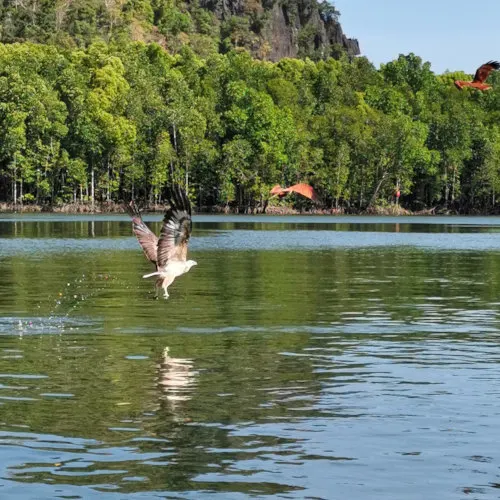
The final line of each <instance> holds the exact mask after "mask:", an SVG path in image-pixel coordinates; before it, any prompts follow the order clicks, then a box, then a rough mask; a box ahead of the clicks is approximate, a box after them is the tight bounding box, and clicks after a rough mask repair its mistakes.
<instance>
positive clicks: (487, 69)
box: [455, 61, 500, 90]
mask: <svg viewBox="0 0 500 500" xmlns="http://www.w3.org/2000/svg"><path fill="white" fill-rule="evenodd" d="M495 69H500V63H499V62H498V61H488V62H487V63H485V64H483V65H482V66H479V68H478V69H477V71H476V74H475V75H474V80H472V82H464V81H462V80H456V81H455V86H456V87H457V89H460V90H462V89H463V88H464V87H474V88H475V89H478V90H490V89H491V88H492V87H491V85H488V84H486V83H484V82H485V81H486V78H488V75H489V74H490V73H491V72H492V71H493V70H495Z"/></svg>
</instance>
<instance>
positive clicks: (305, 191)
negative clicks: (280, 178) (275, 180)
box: [271, 183, 319, 202]
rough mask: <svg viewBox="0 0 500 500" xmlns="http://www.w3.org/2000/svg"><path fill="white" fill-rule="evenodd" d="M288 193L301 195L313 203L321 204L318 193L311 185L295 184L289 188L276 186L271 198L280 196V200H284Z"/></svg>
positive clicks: (272, 190)
mask: <svg viewBox="0 0 500 500" xmlns="http://www.w3.org/2000/svg"><path fill="white" fill-rule="evenodd" d="M288 193H299V194H301V195H302V196H305V197H306V198H309V199H311V200H312V201H316V202H319V197H318V195H317V194H316V191H314V189H313V188H312V186H310V185H309V184H304V183H300V184H294V185H293V186H290V187H287V188H282V187H281V186H280V185H279V184H276V186H274V187H273V188H272V189H271V196H279V197H280V198H283V197H284V196H286V195H287V194H288Z"/></svg>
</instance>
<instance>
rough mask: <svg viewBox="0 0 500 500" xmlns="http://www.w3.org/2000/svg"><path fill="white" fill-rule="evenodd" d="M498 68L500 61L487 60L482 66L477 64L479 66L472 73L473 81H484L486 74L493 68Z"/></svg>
mask: <svg viewBox="0 0 500 500" xmlns="http://www.w3.org/2000/svg"><path fill="white" fill-rule="evenodd" d="M499 68H500V63H499V62H498V61H488V62H487V63H485V64H483V65H482V66H479V68H478V69H477V71H476V74H475V75H474V80H472V81H473V82H477V83H484V82H485V81H486V79H487V78H488V75H489V74H490V73H491V72H492V71H493V70H495V69H499Z"/></svg>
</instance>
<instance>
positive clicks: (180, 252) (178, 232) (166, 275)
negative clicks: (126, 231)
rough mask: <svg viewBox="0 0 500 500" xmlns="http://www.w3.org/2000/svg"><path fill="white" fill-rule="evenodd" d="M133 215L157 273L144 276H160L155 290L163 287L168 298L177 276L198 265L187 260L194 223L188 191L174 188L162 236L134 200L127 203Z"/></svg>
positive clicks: (148, 256) (144, 248) (146, 251)
mask: <svg viewBox="0 0 500 500" xmlns="http://www.w3.org/2000/svg"><path fill="white" fill-rule="evenodd" d="M127 211H128V213H129V214H130V216H131V217H132V230H133V231H134V233H135V235H136V236H137V239H138V240H139V243H140V245H141V247H142V249H143V250H144V254H145V255H146V257H147V258H148V259H149V260H150V261H151V262H152V263H153V264H155V265H156V271H155V272H154V273H150V274H145V275H144V276H143V278H150V277H152V276H157V278H156V283H155V290H156V294H157V296H158V291H159V289H160V288H163V292H164V297H165V299H168V291H167V289H168V287H169V286H170V285H171V284H172V283H173V281H174V280H175V278H177V277H178V276H180V275H181V274H184V273H187V272H188V271H189V270H190V269H191V267H193V266H196V264H197V262H196V261H194V260H186V258H187V249H188V242H189V237H190V236H191V230H192V227H193V223H192V221H191V203H190V202H189V199H188V197H187V195H186V192H185V191H184V190H183V189H182V188H181V187H179V186H177V185H176V186H174V187H173V188H172V189H171V193H170V196H169V197H168V206H167V209H166V210H165V216H164V218H163V226H162V228H161V231H160V238H157V236H156V234H154V233H153V232H152V231H151V229H149V227H148V226H146V224H144V222H143V220H142V217H141V214H140V212H139V210H138V208H137V206H136V204H135V202H134V201H133V200H132V201H131V202H130V204H129V205H128V206H127Z"/></svg>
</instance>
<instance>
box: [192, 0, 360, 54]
mask: <svg viewBox="0 0 500 500" xmlns="http://www.w3.org/2000/svg"><path fill="white" fill-rule="evenodd" d="M200 6H203V7H205V8H207V9H208V10H210V11H212V12H214V13H215V15H216V17H217V19H219V20H220V21H221V22H222V23H224V22H226V23H228V22H230V20H231V19H232V18H237V19H240V20H245V19H247V20H248V33H247V37H246V39H245V37H240V38H241V39H243V42H244V43H243V44H244V45H246V46H247V48H249V49H251V50H252V51H253V52H254V54H255V55H256V56H257V57H262V58H267V59H270V60H272V61H276V60H278V59H281V58H282V57H305V56H309V57H312V58H313V59H323V58H325V57H328V56H333V57H338V56H340V54H341V53H342V52H345V53H347V54H348V55H349V56H355V55H358V54H360V49H359V43H358V41H357V40H356V39H351V38H347V37H346V36H345V35H344V33H343V31H342V27H341V25H340V23H339V21H338V17H339V14H340V13H339V12H338V11H337V10H336V9H335V7H334V6H333V5H332V4H330V3H328V2H326V1H323V2H317V1H316V0H296V1H292V0H262V1H259V0H235V1H231V0H200ZM234 24H236V26H237V28H236V29H233V31H232V32H230V33H229V36H230V37H231V41H232V43H233V45H237V44H238V41H239V40H238V35H239V34H240V33H241V27H242V26H241V25H242V23H241V22H240V23H234ZM238 28H239V30H238ZM245 42H246V43H245Z"/></svg>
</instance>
